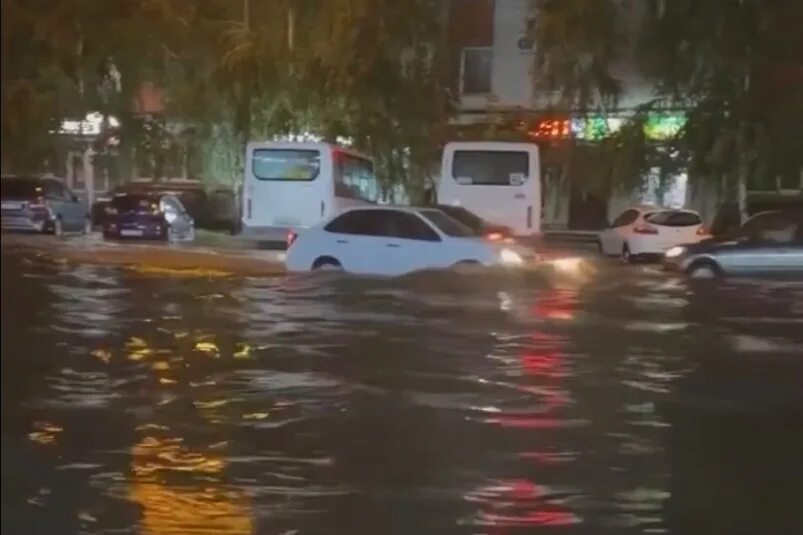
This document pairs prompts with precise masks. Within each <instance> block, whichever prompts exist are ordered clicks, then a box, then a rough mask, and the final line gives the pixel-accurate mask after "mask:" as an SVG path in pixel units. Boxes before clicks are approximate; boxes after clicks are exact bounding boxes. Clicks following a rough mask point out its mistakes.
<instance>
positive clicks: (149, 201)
mask: <svg viewBox="0 0 803 535" xmlns="http://www.w3.org/2000/svg"><path fill="white" fill-rule="evenodd" d="M158 203H159V200H158V199H157V198H155V197H149V196H145V195H118V196H116V197H114V199H112V202H111V205H112V206H113V207H114V208H116V209H117V210H120V211H121V212H131V211H135V210H149V209H151V208H152V205H155V204H156V205H158Z"/></svg>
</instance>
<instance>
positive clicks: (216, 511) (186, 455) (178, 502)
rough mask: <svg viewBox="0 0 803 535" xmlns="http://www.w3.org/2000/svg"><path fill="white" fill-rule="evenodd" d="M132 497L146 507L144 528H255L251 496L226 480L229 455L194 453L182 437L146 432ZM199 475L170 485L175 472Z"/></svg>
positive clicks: (135, 458) (229, 531) (135, 454)
mask: <svg viewBox="0 0 803 535" xmlns="http://www.w3.org/2000/svg"><path fill="white" fill-rule="evenodd" d="M131 453H132V471H133V474H134V475H133V478H132V482H131V487H130V494H129V496H130V498H131V499H132V500H133V501H135V502H137V503H138V504H140V506H141V507H142V520H141V525H140V528H141V532H142V533H147V534H167V535H170V534H179V533H180V534H184V533H189V532H196V531H203V532H204V533H217V534H221V535H240V534H250V533H252V532H253V525H252V521H251V514H250V510H249V508H248V505H247V502H246V498H245V497H244V496H242V495H241V494H239V493H237V492H235V491H232V490H230V489H227V488H226V487H225V485H224V483H223V475H224V473H223V471H224V468H225V463H224V462H223V460H221V459H219V458H216V457H212V456H209V455H205V454H202V453H196V452H191V451H189V449H188V448H187V447H185V446H184V445H183V441H182V440H181V439H179V438H156V437H146V438H144V439H143V440H142V441H141V442H140V443H138V444H136V445H135V446H134V447H133V448H132V450H131ZM176 473H183V474H190V475H197V476H199V479H198V481H197V482H196V484H195V485H188V484H187V481H186V479H182V480H181V481H182V484H181V485H180V486H179V485H176V486H170V484H169V483H168V481H169V480H170V479H171V477H173V476H172V475H173V474H176Z"/></svg>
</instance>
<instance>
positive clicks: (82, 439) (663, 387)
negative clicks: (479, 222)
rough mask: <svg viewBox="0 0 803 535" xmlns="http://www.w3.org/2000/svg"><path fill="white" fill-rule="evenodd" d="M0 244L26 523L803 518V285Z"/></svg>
mask: <svg viewBox="0 0 803 535" xmlns="http://www.w3.org/2000/svg"><path fill="white" fill-rule="evenodd" d="M597 265H598V269H599V271H598V272H597V273H596V274H594V275H593V276H589V277H585V276H580V277H569V276H565V277H564V276H561V277H559V276H555V275H553V274H550V273H548V272H542V273H532V274H528V275H515V274H491V273H489V274H454V273H440V274H438V273H433V274H421V275H416V276H410V277H406V278H403V279H399V280H378V279H377V280H374V279H357V278H350V277H341V276H324V277H321V276H287V275H284V274H278V275H274V276H263V277H254V276H243V275H239V276H238V275H231V276H203V275H201V276H169V275H166V274H148V273H141V272H136V271H131V270H127V269H124V268H122V267H119V266H109V265H89V264H65V263H60V262H56V261H53V260H48V259H45V258H42V257H41V255H39V254H37V253H36V252H35V251H33V250H32V249H29V248H26V247H24V246H22V245H19V244H12V245H7V244H4V247H3V250H2V333H3V336H2V456H3V461H2V462H3V466H2V472H3V498H2V506H3V509H2V525H3V529H4V531H5V530H9V533H59V534H60V533H75V532H80V533H160V534H161V533H177V534H178V533H217V534H221V535H222V534H245V533H260V534H261V533H266V534H273V533H276V534H291V533H292V534H295V533H299V534H300V533H359V534H371V535H373V534H380V533H399V534H415V533H492V534H502V533H525V532H526V533H530V532H537V533H560V534H585V533H589V534H599V533H617V534H618V533H677V534H682V535H686V534H697V533H700V534H706V535H712V534H719V533H722V534H754V533H755V534H775V533H778V534H790V533H796V532H797V533H799V532H801V526H803V520H801V518H802V517H801V513H800V504H801V502H802V501H803V490H802V487H801V481H803V456H801V452H803V283H797V284H796V283H782V282H767V281H765V282H748V281H741V282H735V283H727V284H713V283H712V284H701V285H694V286H690V285H689V284H687V283H686V282H684V281H681V280H679V279H674V278H670V277H667V276H665V275H664V274H662V273H660V272H658V271H657V270H656V269H655V268H652V267H644V266H636V267H625V266H620V265H618V263H615V262H602V261H600V262H599V263H598V264H597Z"/></svg>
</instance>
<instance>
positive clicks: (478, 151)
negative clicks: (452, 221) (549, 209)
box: [437, 141, 541, 236]
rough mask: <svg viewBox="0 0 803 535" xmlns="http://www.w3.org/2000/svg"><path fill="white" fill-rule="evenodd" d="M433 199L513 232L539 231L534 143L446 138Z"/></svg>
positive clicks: (539, 213) (536, 167)
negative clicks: (460, 208) (461, 208)
mask: <svg viewBox="0 0 803 535" xmlns="http://www.w3.org/2000/svg"><path fill="white" fill-rule="evenodd" d="M437 200H438V204H444V205H456V206H462V207H463V208H465V209H467V210H469V211H471V212H474V213H475V214H477V215H478V216H480V217H482V218H483V219H485V220H486V221H488V222H489V223H494V224H496V225H504V226H507V227H509V228H511V229H512V230H513V232H514V233H515V234H516V235H517V236H532V235H534V234H540V232H541V173H540V162H539V157H538V146H537V145H535V144H533V143H506V142H490V141H472V142H453V143H447V144H446V147H444V149H443V161H442V165H441V175H440V179H439V181H438V194H437Z"/></svg>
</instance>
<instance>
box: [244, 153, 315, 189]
mask: <svg viewBox="0 0 803 535" xmlns="http://www.w3.org/2000/svg"><path fill="white" fill-rule="evenodd" d="M320 169H321V155H320V153H319V152H318V151H317V150H297V149H255V150H254V155H253V163H252V170H253V173H254V177H256V178H257V180H290V181H296V180H297V181H307V182H308V181H311V180H315V178H317V176H318V173H319V172H320Z"/></svg>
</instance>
